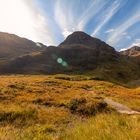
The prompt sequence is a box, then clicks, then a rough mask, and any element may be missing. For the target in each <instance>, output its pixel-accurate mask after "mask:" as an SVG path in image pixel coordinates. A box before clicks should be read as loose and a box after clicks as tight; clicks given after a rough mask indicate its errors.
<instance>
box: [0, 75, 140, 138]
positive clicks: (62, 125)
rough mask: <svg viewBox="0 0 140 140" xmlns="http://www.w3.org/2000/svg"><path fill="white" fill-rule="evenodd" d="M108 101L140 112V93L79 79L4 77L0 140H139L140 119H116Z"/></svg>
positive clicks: (0, 84) (0, 80)
mask: <svg viewBox="0 0 140 140" xmlns="http://www.w3.org/2000/svg"><path fill="white" fill-rule="evenodd" d="M105 97H108V98H112V99H113V100H116V101H118V102H120V103H123V104H125V105H127V106H129V107H131V108H133V109H134V110H137V111H140V88H131V89H130V88H126V87H122V86H119V85H116V84H113V83H109V82H104V81H101V79H98V78H95V79H94V78H90V77H87V76H80V75H79V76H67V75H53V76H44V75H38V76H28V75H26V76H25V75H11V76H0V140H139V139H140V134H139V130H140V116H139V115H132V116H128V115H121V114H119V113H117V112H116V111H115V110H114V109H113V108H112V107H111V106H108V105H107V104H106V103H105V102H104V101H103V99H104V98H105ZM112 131H113V132H112Z"/></svg>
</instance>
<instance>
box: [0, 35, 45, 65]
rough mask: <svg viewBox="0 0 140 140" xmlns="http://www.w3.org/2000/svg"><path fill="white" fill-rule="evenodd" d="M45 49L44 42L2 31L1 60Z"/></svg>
mask: <svg viewBox="0 0 140 140" xmlns="http://www.w3.org/2000/svg"><path fill="white" fill-rule="evenodd" d="M44 49H45V46H44V45H43V44H39V43H35V42H33V41H31V40H28V39H25V38H21V37H19V36H16V35H14V34H9V33H4V32H0V62H2V61H5V60H9V59H15V58H17V57H19V56H23V55H27V54H30V53H35V52H38V51H42V50H44Z"/></svg>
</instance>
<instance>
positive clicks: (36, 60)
mask: <svg viewBox="0 0 140 140" xmlns="http://www.w3.org/2000/svg"><path fill="white" fill-rule="evenodd" d="M139 69H140V63H139V62H136V61H135V60H134V59H131V58H129V59H128V57H126V56H125V55H121V54H120V53H118V52H117V51H115V49H114V48H113V47H111V46H109V45H108V44H106V43H105V42H103V41H101V40H99V39H97V38H93V37H91V36H89V35H88V34H86V33H83V32H74V33H72V34H71V35H69V36H68V37H67V38H66V39H65V40H64V42H62V43H61V44H60V45H58V46H57V47H55V46H49V47H47V48H46V49H45V50H44V51H42V52H41V53H38V54H36V55H24V56H22V57H18V58H16V59H14V60H10V61H8V62H7V63H6V64H3V65H1V66H0V73H1V74H9V73H16V74H57V73H70V74H86V75H90V76H91V75H94V76H95V77H99V79H104V80H107V81H113V82H118V81H119V82H122V83H126V82H128V81H130V80H133V79H138V78H139V77H140V71H139Z"/></svg>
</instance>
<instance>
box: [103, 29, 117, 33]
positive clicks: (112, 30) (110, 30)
mask: <svg viewBox="0 0 140 140" xmlns="http://www.w3.org/2000/svg"><path fill="white" fill-rule="evenodd" d="M112 32H115V29H109V30H107V31H105V33H106V34H108V33H112Z"/></svg>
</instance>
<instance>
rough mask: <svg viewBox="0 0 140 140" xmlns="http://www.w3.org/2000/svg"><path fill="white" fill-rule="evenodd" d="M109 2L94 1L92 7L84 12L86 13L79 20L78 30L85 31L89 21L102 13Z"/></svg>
mask: <svg viewBox="0 0 140 140" xmlns="http://www.w3.org/2000/svg"><path fill="white" fill-rule="evenodd" d="M107 2H108V1H107V0H105V1H102V0H95V1H93V2H92V3H91V5H90V6H89V7H88V8H87V9H86V10H85V11H84V13H83V14H82V15H81V17H80V18H79V23H78V26H77V30H84V28H85V26H86V24H87V23H88V21H89V20H90V19H91V18H93V17H94V16H95V15H96V14H97V13H99V12H100V11H101V10H102V8H103V7H104V6H105V4H106V3H107Z"/></svg>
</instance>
